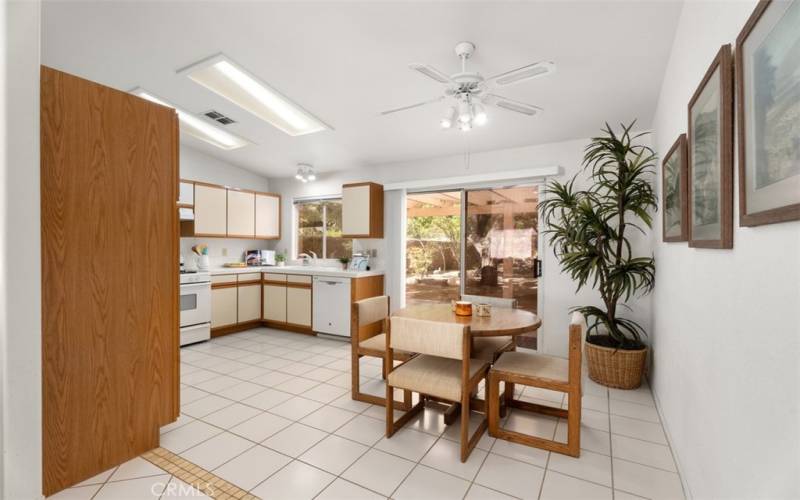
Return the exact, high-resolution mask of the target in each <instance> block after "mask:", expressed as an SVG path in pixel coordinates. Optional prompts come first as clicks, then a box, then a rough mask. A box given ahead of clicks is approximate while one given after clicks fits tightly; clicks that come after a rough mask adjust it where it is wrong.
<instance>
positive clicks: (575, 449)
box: [567, 390, 581, 457]
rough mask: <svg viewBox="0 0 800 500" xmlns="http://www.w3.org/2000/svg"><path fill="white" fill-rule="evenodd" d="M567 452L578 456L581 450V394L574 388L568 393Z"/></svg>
mask: <svg viewBox="0 0 800 500" xmlns="http://www.w3.org/2000/svg"><path fill="white" fill-rule="evenodd" d="M567 398H568V399H567V401H568V402H569V409H568V410H567V454H569V455H572V456H573V457H577V456H579V455H580V450H581V394H580V391H575V390H573V391H572V392H569V393H567Z"/></svg>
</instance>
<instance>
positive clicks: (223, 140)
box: [131, 87, 252, 151]
mask: <svg viewBox="0 0 800 500" xmlns="http://www.w3.org/2000/svg"><path fill="white" fill-rule="evenodd" d="M131 94H133V95H137V96H139V97H141V98H142V99H147V100H148V101H150V102H154V103H156V104H160V105H162V106H166V107H168V108H174V109H175V111H176V112H177V113H178V120H180V122H181V125H182V126H181V131H182V132H186V133H188V134H189V135H192V136H194V137H196V138H198V139H200V140H201V141H205V142H207V143H209V144H213V145H214V146H216V147H218V148H220V149H225V150H228V151H230V150H232V149H239V148H242V147H244V146H247V145H249V144H252V143H251V142H250V141H248V140H246V139H242V138H241V137H239V136H238V135H234V134H231V133H230V132H228V131H226V130H222V129H221V128H219V127H216V126H214V125H212V124H210V123H208V122H206V121H204V120H203V119H202V118H198V117H197V116H195V115H193V114H192V113H189V112H188V111H186V110H183V109H181V108H179V107H178V106H175V105H174V104H171V103H169V102H167V101H165V100H163V99H161V98H159V97H156V96H155V95H153V94H152V93H150V92H148V91H146V90H145V89H143V88H141V87H136V88H135V89H133V90H131Z"/></svg>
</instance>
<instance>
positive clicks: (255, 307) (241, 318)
mask: <svg viewBox="0 0 800 500" xmlns="http://www.w3.org/2000/svg"><path fill="white" fill-rule="evenodd" d="M236 292H237V311H238V314H237V320H236V322H237V323H247V322H249V321H258V320H260V319H261V283H260V282H259V283H252V284H240V285H239V286H237V287H236Z"/></svg>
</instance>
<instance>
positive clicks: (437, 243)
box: [406, 191, 462, 305]
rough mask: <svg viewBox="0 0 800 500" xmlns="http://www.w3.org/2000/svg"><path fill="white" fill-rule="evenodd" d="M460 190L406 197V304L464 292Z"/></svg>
mask: <svg viewBox="0 0 800 500" xmlns="http://www.w3.org/2000/svg"><path fill="white" fill-rule="evenodd" d="M461 197H462V192H461V191H446V192H429V193H409V194H408V195H407V197H406V305H412V304H418V303H422V302H450V300H452V299H458V298H459V296H460V293H461V288H460V287H461V234H462V231H461Z"/></svg>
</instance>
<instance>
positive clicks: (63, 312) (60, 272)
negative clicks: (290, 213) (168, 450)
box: [0, 4, 180, 498]
mask: <svg viewBox="0 0 800 500" xmlns="http://www.w3.org/2000/svg"><path fill="white" fill-rule="evenodd" d="M3 11H4V12H5V4H4V6H3ZM37 15H38V14H37ZM12 16H13V11H12ZM17 17H19V16H17ZM12 18H13V17H12ZM12 18H9V19H12ZM17 22H18V21H17ZM37 24H38V22H37ZM3 28H4V30H5V29H6V26H5V22H4V23H3ZM12 29H20V30H22V29H25V28H24V27H23V26H21V25H19V24H17V25H15V26H14V27H13V28H12ZM9 32H10V31H9ZM4 33H6V31H4ZM34 36H36V35H34ZM4 38H5V37H4ZM13 50H15V51H16V46H15V47H14V49H13ZM35 64H36V66H37V67H36V69H35V71H36V75H37V79H36V82H37V83H36V85H37V88H36V90H35V92H36V95H37V102H38V98H39V96H41V102H40V103H38V104H37V105H36V108H35V110H34V109H31V112H32V113H31V114H33V113H36V114H38V116H36V117H35V119H36V120H37V121H36V123H37V128H36V131H35V135H39V137H35V135H34V134H29V137H27V139H28V140H30V141H31V145H30V146H28V145H26V146H25V147H26V148H28V147H32V146H33V141H34V139H36V140H37V142H36V148H37V151H40V152H41V162H40V163H39V162H37V165H35V167H34V165H24V166H23V165H22V164H20V166H19V168H20V169H21V168H26V169H28V168H30V169H33V168H35V169H36V174H35V175H36V177H37V178H39V177H41V191H40V190H39V189H38V187H37V190H36V196H37V202H36V204H37V210H38V207H39V200H38V196H39V193H40V192H41V218H40V216H39V214H38V212H37V213H34V214H28V215H24V214H21V213H19V214H14V215H13V217H15V218H17V219H18V220H20V222H22V221H23V220H25V223H26V224H27V226H28V227H26V228H25V229H24V230H25V231H26V232H27V231H30V226H31V225H34V224H35V225H36V231H37V238H38V231H39V223H40V221H41V258H39V248H38V245H37V248H36V258H35V259H36V262H37V265H38V264H41V270H42V275H43V276H45V277H46V278H45V279H44V280H42V281H41V282H39V281H38V280H36V286H37V287H38V286H41V312H40V313H39V312H38V311H37V312H33V311H31V312H30V314H35V315H36V316H37V318H36V320H37V321H38V320H39V318H41V329H40V332H36V335H37V338H36V343H39V341H40V340H41V346H40V347H41V357H40V358H39V357H38V356H39V355H38V354H37V363H39V362H41V367H38V366H36V367H34V366H31V365H28V364H26V360H24V359H15V360H10V361H13V363H14V365H13V367H9V371H10V370H17V372H16V373H17V374H18V377H19V378H20V379H21V380H23V382H22V383H25V384H27V385H28V387H29V389H28V388H25V389H22V390H24V391H28V393H27V394H26V397H25V400H24V401H20V402H17V403H15V404H17V405H19V404H21V405H26V406H27V405H31V406H30V409H31V410H32V409H33V408H34V407H35V406H36V405H39V404H41V409H40V410H39V411H38V416H37V419H38V417H39V416H40V420H41V421H40V422H33V421H31V422H24V423H23V422H19V424H24V425H19V424H18V425H17V426H16V427H14V424H13V423H12V427H11V428H10V430H9V432H13V433H16V434H17V436H19V437H21V438H22V439H27V441H28V442H29V445H28V446H29V449H27V450H24V451H25V453H26V454H30V456H31V457H33V456H35V455H38V454H41V455H40V456H39V457H38V458H37V459H36V460H35V462H36V464H37V466H40V467H41V469H40V470H39V471H36V472H34V471H30V470H26V471H22V470H21V467H23V466H27V462H28V460H27V459H26V460H25V463H23V462H22V460H21V457H16V456H14V455H13V454H12V453H9V454H8V455H6V457H5V463H4V465H5V466H6V467H7V469H6V470H7V471H9V472H8V476H4V479H8V477H10V476H11V475H13V474H17V475H18V477H17V478H16V479H15V480H14V481H11V480H7V481H6V482H5V484H4V485H5V486H9V484H10V483H12V482H14V483H16V484H21V481H22V475H23V472H24V473H25V474H24V475H25V476H27V475H28V473H31V472H33V475H35V476H38V477H37V478H36V480H35V482H36V484H25V485H24V489H23V488H22V487H20V488H13V487H7V488H5V489H4V490H3V493H0V494H3V495H4V498H31V497H33V496H36V497H40V495H39V494H37V495H33V494H31V495H28V494H25V493H23V491H26V492H27V491H30V492H31V493H32V492H34V491H36V492H37V493H41V496H43V497H50V496H51V495H54V494H55V493H57V492H59V491H61V490H64V489H65V488H67V487H70V486H73V485H75V484H76V483H79V482H80V481H83V480H85V479H86V478H88V477H92V476H94V475H96V474H100V473H101V472H103V471H106V470H109V469H112V468H114V467H117V466H118V465H120V464H121V463H124V462H126V461H128V460H130V459H132V458H134V457H137V456H139V455H141V454H142V453H144V452H146V451H147V450H151V449H153V448H155V447H157V446H159V428H161V427H162V426H164V425H167V424H168V423H170V422H173V421H175V419H176V418H177V417H178V415H179V411H180V404H179V396H180V387H179V375H180V366H179V353H180V351H179V341H180V332H179V331H178V325H179V322H180V318H179V315H180V309H179V307H178V301H179V289H178V287H179V284H178V252H179V248H178V244H179V242H178V239H177V238H176V237H175V236H176V233H177V231H178V211H177V210H176V206H175V202H176V197H177V193H178V171H179V165H178V154H179V135H178V117H177V115H176V113H175V110H174V109H172V108H168V107H165V106H160V105H158V104H155V103H152V102H150V101H147V100H145V99H141V98H139V97H136V96H134V95H131V94H129V93H127V92H121V91H119V90H116V89H113V88H110V87H106V86H104V85H101V84H99V83H95V82H91V81H89V80H86V79H84V78H79V77H77V76H73V75H70V74H67V73H64V72H61V71H58V70H55V69H53V68H49V67H47V66H41V67H38V66H39V65H38V62H37V63H35ZM31 76H32V75H31ZM4 88H5V87H4ZM21 118H22V117H21ZM33 119H34V117H33V116H25V117H24V118H23V120H33ZM39 123H41V127H38V124H39ZM5 151H6V150H5V144H4V149H3V153H5ZM40 172H41V176H40ZM12 175H13V174H12ZM7 186H8V184H5V179H4V180H3V185H2V188H0V189H3V190H4V191H5V189H6V187H7ZM15 195H17V196H25V195H26V193H22V192H20V193H15ZM9 216H11V214H9ZM8 234H9V235H10V234H13V233H11V232H10V231H9V233H8ZM26 234H27V233H26ZM11 238H12V236H10V237H9V239H11ZM133 263H135V264H133ZM130 264H133V265H130ZM17 265H19V264H17ZM4 279H5V277H4ZM4 284H5V281H4ZM8 285H9V288H10V289H12V290H13V288H14V287H23V286H26V287H27V286H28V285H29V284H28V283H25V284H22V283H16V282H10V283H8ZM11 293H13V292H11ZM25 306H26V307H30V306H29V305H28V304H25ZM38 307H39V300H38V297H37V302H36V308H37V309H38ZM18 312H19V313H20V314H23V313H27V312H28V311H18ZM4 332H5V330H4ZM25 333H28V332H25ZM30 333H31V334H33V332H30ZM20 334H22V335H20ZM13 335H14V336H15V338H16V337H19V338H20V340H19V342H23V339H22V336H23V335H24V333H23V332H14V334H13ZM39 336H40V337H39ZM32 340H33V339H32V338H31V339H26V341H32ZM15 342H16V340H15ZM3 347H5V345H4V346H3ZM36 349H37V350H39V347H37V348H36ZM9 357H10V356H9ZM3 358H4V361H5V356H3ZM5 366H9V365H5ZM4 382H5V380H4ZM34 387H35V391H36V392H38V391H39V390H41V394H37V393H36V392H34ZM4 399H5V398H4ZM4 404H5V403H4ZM4 409H5V408H4ZM14 423H17V422H16V421H14ZM4 424H5V425H4V430H6V428H7V424H8V421H4ZM23 427H24V428H23ZM28 427H30V431H28V430H26V429H27V428H28ZM23 432H25V433H28V434H27V435H28V437H27V438H25V437H24V435H22V436H20V435H21V434H22V433H23ZM40 436H41V439H40ZM3 444H4V445H5V443H3ZM5 451H6V450H5V447H4V448H3V452H4V455H5ZM31 479H32V480H33V478H31ZM2 481H3V480H0V482H2ZM74 491H78V490H74ZM65 494H66V496H70V495H71V494H73V493H72V492H71V491H70V490H67V492H66V493H65Z"/></svg>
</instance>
